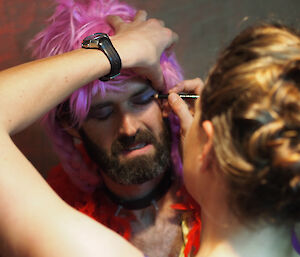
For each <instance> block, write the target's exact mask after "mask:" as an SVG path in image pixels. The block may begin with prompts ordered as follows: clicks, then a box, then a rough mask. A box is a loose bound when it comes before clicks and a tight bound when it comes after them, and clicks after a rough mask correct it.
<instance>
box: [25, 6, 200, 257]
mask: <svg viewBox="0 0 300 257" xmlns="http://www.w3.org/2000/svg"><path fill="white" fill-rule="evenodd" d="M58 2H59V4H58V6H57V8H56V11H55V13H54V14H53V16H52V17H51V18H50V24H49V25H48V27H47V28H45V29H44V30H43V31H42V32H40V33H39V34H38V35H36V37H35V38H34V39H33V40H32V41H31V42H30V46H31V47H32V48H33V49H34V50H33V55H34V56H35V57H39V58H40V57H46V56H49V55H55V54H58V53H62V52H66V51H70V50H72V49H76V48H78V47H80V44H81V42H82V39H83V38H85V37H86V36H89V35H92V34H94V33H98V32H101V33H107V34H109V35H110V36H113V35H114V31H113V29H112V28H111V27H110V25H109V24H108V23H107V21H106V17H107V16H108V15H117V16H120V17H121V18H120V19H122V20H124V21H131V20H133V19H134V16H135V13H136V10H135V9H133V8H132V7H131V6H129V5H127V4H124V3H120V2H119V1H118V0H90V1H86V2H84V1H78V2H77V3H76V2H74V1H71V0H65V1H58ZM115 19H117V18H115ZM116 22H117V21H115V23H116ZM116 30H117V27H116ZM134 50H135V49H128V51H134ZM87 51H95V50H87ZM141 54H142V53H141ZM83 65H84V62H83ZM161 68H162V71H163V74H164V81H165V90H166V91H167V90H168V89H170V88H171V87H173V86H175V85H176V84H177V83H178V82H179V81H181V80H182V74H181V70H180V67H179V65H178V63H177V61H176V58H175V56H174V54H173V53H168V54H167V53H163V55H162V57H161ZM153 78H155V74H153ZM106 80H107V79H106ZM155 93H156V91H154V89H153V88H152V87H151V84H150V82H149V81H148V80H145V79H143V78H142V77H138V76H137V75H136V74H135V73H134V72H133V71H132V70H121V75H119V76H118V77H116V78H115V79H108V81H102V80H97V81H94V82H92V83H90V84H88V85H86V86H85V87H83V88H80V89H79V90H77V91H75V92H74V93H73V94H72V95H71V96H70V97H69V98H68V99H66V100H65V101H64V102H63V103H61V104H60V105H58V106H57V107H56V108H54V109H53V110H51V111H50V112H49V113H48V114H47V115H46V116H45V118H44V122H45V125H46V129H47V131H48V133H49V136H50V137H51V139H52V142H53V145H54V149H55V150H56V152H57V154H58V155H59V157H60V160H61V164H60V165H59V166H57V167H55V168H54V169H52V170H51V171H50V172H49V174H48V179H47V180H48V183H49V184H50V185H51V186H52V187H53V189H54V190H55V191H56V192H57V193H58V194H59V195H60V196H61V197H62V198H63V199H64V200H65V201H66V202H67V203H69V204H70V205H72V206H73V207H75V208H76V209H78V210H80V211H81V212H83V213H86V214H87V215H89V216H91V217H93V218H94V219H96V220H97V221H99V222H101V223H102V224H104V225H106V226H108V227H110V228H111V229H113V230H115V231H116V232H118V233H119V234H121V235H123V236H124V237H125V238H126V239H128V240H130V242H132V243H133V244H134V245H135V246H137V247H138V248H139V249H140V250H142V251H143V252H144V253H145V254H146V255H147V256H148V257H154V256H155V257H160V256H170V257H177V256H184V255H185V256H188V254H189V253H190V252H191V250H192V249H195V248H197V247H198V242H199V240H198V239H199V233H198V232H199V229H198V230H197V228H199V226H198V227H197V225H199V222H198V223H197V222H195V220H194V219H193V218H192V217H190V216H189V215H187V214H188V213H190V211H189V208H190V205H189V204H186V203H187V202H186V199H188V197H187V195H186V194H185V193H184V191H183V190H180V189H181V186H182V184H181V177H180V172H181V161H180V157H179V153H178V137H177V134H178V132H179V131H178V128H179V126H178V124H177V123H176V121H177V120H176V119H175V117H174V116H172V115H171V116H168V117H167V113H166V112H164V111H162V109H161V103H160V102H158V100H156V99H155V98H153V95H154V94H155ZM171 139H172V140H171ZM171 142H172V143H171ZM178 202H180V209H184V210H185V211H182V210H181V211H179V210H176V209H175V208H172V207H171V206H172V205H174V204H175V203H178ZM198 221H199V220H198ZM187 224H192V225H195V226H194V227H193V229H192V230H191V231H190V233H189V235H188V237H187V234H188V229H187ZM184 238H186V239H184ZM187 238H189V240H187Z"/></svg>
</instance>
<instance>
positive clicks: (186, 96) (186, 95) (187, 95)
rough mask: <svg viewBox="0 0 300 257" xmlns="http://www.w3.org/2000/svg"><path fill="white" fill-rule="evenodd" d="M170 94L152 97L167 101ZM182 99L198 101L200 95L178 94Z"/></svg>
mask: <svg viewBox="0 0 300 257" xmlns="http://www.w3.org/2000/svg"><path fill="white" fill-rule="evenodd" d="M168 95H169V94H154V95H153V96H152V97H153V98H155V99H167V98H168ZM178 95H179V96H180V97H181V98H182V99H197V98H199V95H196V94H181V93H179V94H178Z"/></svg>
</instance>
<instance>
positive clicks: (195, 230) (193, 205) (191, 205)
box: [172, 187, 202, 257]
mask: <svg viewBox="0 0 300 257" xmlns="http://www.w3.org/2000/svg"><path fill="white" fill-rule="evenodd" d="M177 196H178V198H179V199H182V202H181V203H177V204H173V205H172V208H174V209H175V210H181V211H191V212H192V217H193V218H192V220H189V228H190V230H189V233H188V235H187V244H186V245H185V249H184V256H185V257H188V256H189V255H190V254H193V255H195V254H196V253H197V252H198V250H199V247H200V235H201V227H202V223H201V209H200V206H199V205H198V203H197V202H196V201H195V200H194V199H193V198H192V197H191V196H190V195H189V193H188V192H187V191H186V189H185V187H182V188H181V189H180V190H178V192H177Z"/></svg>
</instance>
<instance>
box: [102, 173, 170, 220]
mask: <svg viewBox="0 0 300 257" xmlns="http://www.w3.org/2000/svg"><path fill="white" fill-rule="evenodd" d="M171 184H172V174H171V169H168V170H167V171H166V172H165V174H164V177H163V179H162V180H161V181H160V182H159V184H158V185H157V186H156V187H155V188H154V189H153V190H152V191H150V192H149V193H148V194H147V195H146V196H143V197H142V198H138V199H135V200H124V199H122V198H120V197H119V196H117V195H115V194H114V193H112V192H111V191H109V189H108V188H107V187H106V186H105V185H104V191H105V193H106V194H107V196H108V197H109V198H110V199H111V200H112V201H113V202H114V203H115V204H117V205H118V206H119V210H118V211H117V214H118V212H119V211H120V210H121V208H124V209H127V210H139V209H144V208H146V207H148V206H150V205H154V207H155V208H156V209H157V206H155V204H156V201H158V200H159V199H160V198H161V197H162V196H164V195H165V193H167V191H168V190H169V188H170V186H171ZM117 214H116V215H117Z"/></svg>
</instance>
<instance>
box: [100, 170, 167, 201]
mask: <svg viewBox="0 0 300 257" xmlns="http://www.w3.org/2000/svg"><path fill="white" fill-rule="evenodd" d="M163 176H164V174H161V175H160V176H158V177H156V178H154V179H152V180H150V181H147V182H145V183H143V184H134V185H121V184H118V183H116V182H114V181H113V180H111V179H110V178H109V177H108V176H107V175H105V174H102V178H103V182H104V184H105V186H106V188H107V189H108V190H109V191H110V192H112V193H113V194H114V195H116V196H118V197H119V198H121V199H124V200H135V199H139V198H142V197H144V196H145V195H147V194H148V193H149V192H151V191H152V190H153V189H154V188H155V187H156V186H157V185H158V184H159V183H160V181H161V180H162V179H163Z"/></svg>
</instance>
